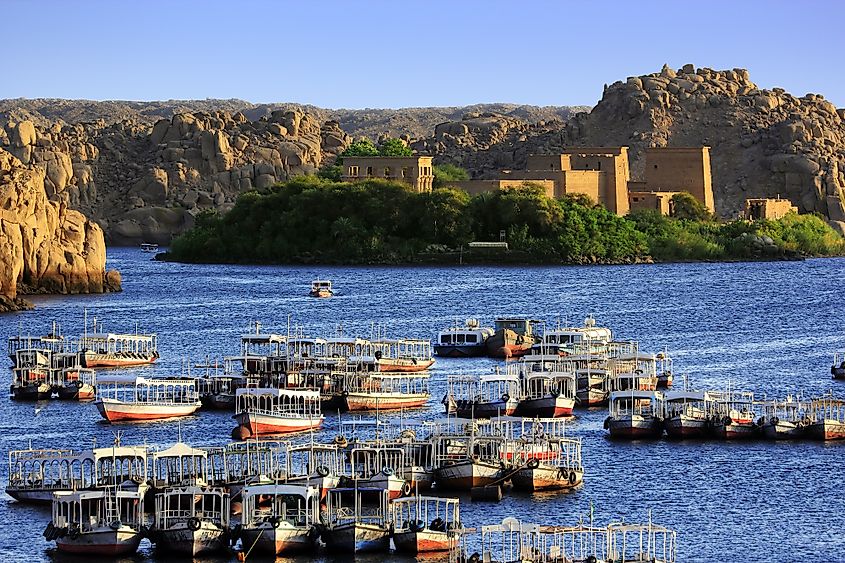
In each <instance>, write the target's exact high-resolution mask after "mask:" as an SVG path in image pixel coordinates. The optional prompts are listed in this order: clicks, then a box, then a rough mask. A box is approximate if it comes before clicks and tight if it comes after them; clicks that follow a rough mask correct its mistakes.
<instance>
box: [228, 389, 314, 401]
mask: <svg viewBox="0 0 845 563" xmlns="http://www.w3.org/2000/svg"><path fill="white" fill-rule="evenodd" d="M244 395H251V396H254V397H258V396H264V395H272V396H273V397H278V398H281V397H289V398H300V399H314V400H320V392H319V391H312V390H310V389H277V388H275V387H258V388H255V387H241V388H239V389H236V390H235V396H236V397H243V396H244Z"/></svg>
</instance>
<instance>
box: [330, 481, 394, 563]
mask: <svg viewBox="0 0 845 563" xmlns="http://www.w3.org/2000/svg"><path fill="white" fill-rule="evenodd" d="M350 497H351V498H350ZM326 507H327V508H326V520H325V522H324V527H323V530H322V538H323V541H324V542H325V544H326V547H327V548H328V549H330V550H332V551H336V552H341V553H347V554H355V553H369V552H384V553H387V552H388V551H389V549H390V514H389V512H388V500H387V491H385V490H383V489H363V488H350V489H333V490H331V491H329V496H328V502H327V504H326Z"/></svg>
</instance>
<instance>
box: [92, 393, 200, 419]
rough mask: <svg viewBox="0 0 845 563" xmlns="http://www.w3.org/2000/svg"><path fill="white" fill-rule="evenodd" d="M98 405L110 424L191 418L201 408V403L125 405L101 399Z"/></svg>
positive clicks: (112, 400) (101, 413)
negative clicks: (182, 417)
mask: <svg viewBox="0 0 845 563" xmlns="http://www.w3.org/2000/svg"><path fill="white" fill-rule="evenodd" d="M96 404H97V409H98V410H99V411H100V415H102V417H103V418H104V419H106V420H108V421H109V422H138V421H146V420H162V419H165V418H176V417H180V416H190V415H192V414H194V413H195V412H196V411H197V409H199V408H200V406H201V403H200V402H199V401H197V402H196V403H188V404H176V405H156V404H138V403H124V402H121V401H115V400H114V399H109V398H100V399H99V400H98V401H97V403H96Z"/></svg>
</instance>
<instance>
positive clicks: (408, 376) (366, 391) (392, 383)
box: [344, 373, 431, 411]
mask: <svg viewBox="0 0 845 563" xmlns="http://www.w3.org/2000/svg"><path fill="white" fill-rule="evenodd" d="M428 382H429V375H428V374H427V373H395V374H394V373H370V374H359V375H357V376H355V377H352V378H350V379H349V381H348V383H349V385H348V388H347V390H346V392H345V393H344V407H345V410H347V411H369V410H396V409H409V408H419V407H422V406H424V405H425V404H426V403H427V402H428V400H429V399H430V398H431V393H429V391H428Z"/></svg>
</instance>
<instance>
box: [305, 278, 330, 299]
mask: <svg viewBox="0 0 845 563" xmlns="http://www.w3.org/2000/svg"><path fill="white" fill-rule="evenodd" d="M308 295H310V296H311V297H331V296H332V295H334V291H333V290H332V282H331V281H329V280H314V281H312V282H311V291H309V292H308Z"/></svg>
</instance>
